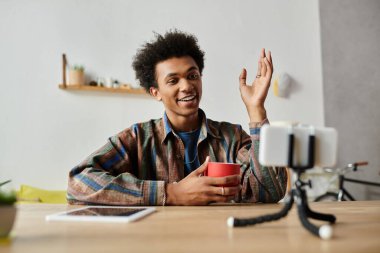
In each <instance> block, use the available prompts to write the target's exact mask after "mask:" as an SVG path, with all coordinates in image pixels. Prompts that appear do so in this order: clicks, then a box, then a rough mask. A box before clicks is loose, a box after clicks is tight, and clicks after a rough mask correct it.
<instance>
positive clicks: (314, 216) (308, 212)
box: [299, 189, 336, 223]
mask: <svg viewBox="0 0 380 253" xmlns="http://www.w3.org/2000/svg"><path fill="white" fill-rule="evenodd" d="M299 191H300V195H301V199H302V202H303V203H304V210H305V213H306V216H307V217H310V218H312V219H316V220H324V221H328V222H330V223H335V221H336V218H335V216H334V215H332V214H325V213H318V212H315V211H313V210H311V209H310V207H309V204H308V203H307V196H306V192H305V190H303V189H299Z"/></svg>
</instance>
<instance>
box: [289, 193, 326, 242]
mask: <svg viewBox="0 0 380 253" xmlns="http://www.w3.org/2000/svg"><path fill="white" fill-rule="evenodd" d="M293 191H295V192H294V195H295V196H296V198H297V199H296V203H297V209H298V216H299V219H300V220H301V223H302V225H303V226H304V227H305V228H306V229H307V230H309V231H310V232H311V233H312V234H314V235H316V236H318V237H320V238H322V239H330V238H331V236H332V228H331V226H330V225H322V226H321V227H318V226H316V225H314V224H313V223H311V222H310V221H309V220H308V215H307V210H306V209H307V208H308V207H307V202H306V199H305V198H302V193H301V191H302V190H301V189H297V190H293ZM309 210H310V209H309ZM318 215H319V214H318Z"/></svg>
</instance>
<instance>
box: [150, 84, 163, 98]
mask: <svg viewBox="0 0 380 253" xmlns="http://www.w3.org/2000/svg"><path fill="white" fill-rule="evenodd" d="M149 93H150V95H152V96H153V97H155V98H156V99H157V101H161V100H162V97H161V94H160V91H159V90H158V88H156V87H150V88H149Z"/></svg>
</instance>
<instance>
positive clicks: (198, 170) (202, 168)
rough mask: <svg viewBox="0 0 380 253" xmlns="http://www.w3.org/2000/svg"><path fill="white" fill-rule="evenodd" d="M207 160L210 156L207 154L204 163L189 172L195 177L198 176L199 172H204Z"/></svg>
mask: <svg viewBox="0 0 380 253" xmlns="http://www.w3.org/2000/svg"><path fill="white" fill-rule="evenodd" d="M209 160H210V157H209V156H207V157H206V160H205V161H204V163H203V164H202V165H201V166H200V167H199V168H198V169H196V170H194V171H193V172H191V174H193V175H195V176H197V177H199V176H200V175H201V174H203V173H204V172H205V170H206V169H207V165H208V162H209Z"/></svg>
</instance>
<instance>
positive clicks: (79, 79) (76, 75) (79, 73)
mask: <svg viewBox="0 0 380 253" xmlns="http://www.w3.org/2000/svg"><path fill="white" fill-rule="evenodd" d="M84 84H85V81H84V70H82V69H70V70H69V85H84Z"/></svg>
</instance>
